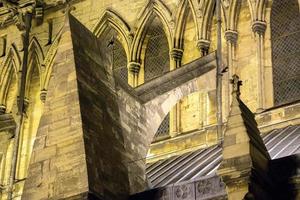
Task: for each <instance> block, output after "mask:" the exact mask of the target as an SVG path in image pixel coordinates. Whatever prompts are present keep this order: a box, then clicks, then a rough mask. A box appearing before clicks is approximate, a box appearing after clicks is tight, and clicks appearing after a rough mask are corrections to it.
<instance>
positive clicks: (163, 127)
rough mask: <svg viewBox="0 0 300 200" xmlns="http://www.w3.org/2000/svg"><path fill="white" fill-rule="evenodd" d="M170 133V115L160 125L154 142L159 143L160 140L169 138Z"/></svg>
mask: <svg viewBox="0 0 300 200" xmlns="http://www.w3.org/2000/svg"><path fill="white" fill-rule="evenodd" d="M169 133H170V113H168V114H167V115H166V117H165V118H164V120H163V121H162V123H161V124H160V125H159V127H158V130H157V132H156V134H155V137H154V138H155V139H154V140H155V141H158V140H160V139H165V138H168V137H169Z"/></svg>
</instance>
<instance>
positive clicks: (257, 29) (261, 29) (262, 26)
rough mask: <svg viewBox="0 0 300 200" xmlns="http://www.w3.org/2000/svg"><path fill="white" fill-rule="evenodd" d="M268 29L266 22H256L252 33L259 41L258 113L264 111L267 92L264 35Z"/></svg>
mask: <svg viewBox="0 0 300 200" xmlns="http://www.w3.org/2000/svg"><path fill="white" fill-rule="evenodd" d="M266 28H267V24H266V22H263V21H255V22H253V24H252V31H253V32H254V33H255V35H256V37H257V40H256V44H257V51H256V52H257V69H258V70H257V77H258V83H257V86H258V88H257V89H258V93H257V96H258V97H257V98H258V99H257V100H258V107H257V111H258V112H261V111H262V110H263V109H264V104H265V96H264V94H265V91H264V80H265V77H264V75H265V70H264V35H265V31H266Z"/></svg>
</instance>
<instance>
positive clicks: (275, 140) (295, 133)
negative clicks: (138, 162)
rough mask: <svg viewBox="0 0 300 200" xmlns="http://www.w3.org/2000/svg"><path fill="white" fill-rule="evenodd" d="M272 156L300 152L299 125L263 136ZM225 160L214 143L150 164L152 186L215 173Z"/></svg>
mask: <svg viewBox="0 0 300 200" xmlns="http://www.w3.org/2000/svg"><path fill="white" fill-rule="evenodd" d="M263 141H264V143H265V145H266V147H267V149H268V152H269V154H270V156H271V158H272V159H276V158H281V157H285V156H289V155H293V154H298V153H300V125H297V126H288V127H286V128H282V129H276V130H273V131H271V132H269V133H267V134H264V135H263ZM221 161H222V147H221V146H220V145H215V146H211V147H209V148H206V149H199V150H196V151H193V152H189V153H186V154H183V155H179V156H174V157H171V158H168V159H165V160H160V161H157V162H154V163H150V164H148V166H147V169H146V171H147V176H148V179H149V181H150V183H151V184H152V187H153V188H156V187H163V186H166V185H170V184H174V183H179V182H183V181H191V180H197V179H199V178H200V177H203V176H208V175H212V174H215V173H216V170H217V168H218V166H219V165H220V163H221Z"/></svg>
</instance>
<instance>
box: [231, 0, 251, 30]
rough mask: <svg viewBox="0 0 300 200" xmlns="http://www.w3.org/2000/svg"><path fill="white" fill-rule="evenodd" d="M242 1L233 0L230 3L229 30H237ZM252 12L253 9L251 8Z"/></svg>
mask: <svg viewBox="0 0 300 200" xmlns="http://www.w3.org/2000/svg"><path fill="white" fill-rule="evenodd" d="M240 7H241V1H239V0H233V1H231V2H230V5H229V8H228V9H229V12H228V23H227V30H237V24H238V16H239V12H240ZM250 12H251V9H250Z"/></svg>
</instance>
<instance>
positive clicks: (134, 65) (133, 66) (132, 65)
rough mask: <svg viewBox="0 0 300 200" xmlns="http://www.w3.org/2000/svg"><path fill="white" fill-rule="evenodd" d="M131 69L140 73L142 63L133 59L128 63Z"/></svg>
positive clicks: (135, 72) (134, 72)
mask: <svg viewBox="0 0 300 200" xmlns="http://www.w3.org/2000/svg"><path fill="white" fill-rule="evenodd" d="M128 68H129V71H130V72H132V73H133V74H138V73H139V71H140V69H141V63H138V62H134V61H131V62H129V64H128Z"/></svg>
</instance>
